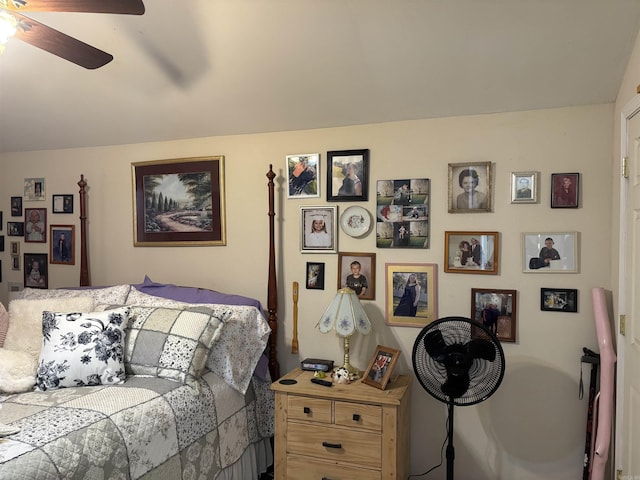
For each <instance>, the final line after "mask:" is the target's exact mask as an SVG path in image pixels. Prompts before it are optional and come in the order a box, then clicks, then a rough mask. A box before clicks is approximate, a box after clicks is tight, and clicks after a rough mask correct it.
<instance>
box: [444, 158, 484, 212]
mask: <svg viewBox="0 0 640 480" xmlns="http://www.w3.org/2000/svg"><path fill="white" fill-rule="evenodd" d="M492 197H493V194H492V178H491V162H476V163H450V164H449V213H482V212H490V211H491V209H492Z"/></svg>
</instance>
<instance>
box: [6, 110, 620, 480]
mask: <svg viewBox="0 0 640 480" xmlns="http://www.w3.org/2000/svg"><path fill="white" fill-rule="evenodd" d="M612 115H613V106H612V105H596V106H588V107H580V108H566V109H556V110H539V111H531V112H518V113H505V114H496V115H486V116H473V117H458V118H445V119H436V120H421V121H411V122H398V123H389V124H378V125H366V126H356V127H346V128H330V129H321V130H312V131H299V132H284V133H274V134H263V135H247V136H229V137H215V138H203V139H192V140H185V141H179V142H168V143H157V144H140V145H126V146H114V147H105V148H91V149H81V150H65V151H46V152H28V153H20V154H9V155H4V156H2V157H0V169H2V170H1V171H2V172H3V173H2V175H1V176H0V191H1V192H2V195H1V196H0V210H3V211H4V216H5V218H4V219H5V222H6V221H7V220H11V218H10V217H9V210H10V209H9V197H10V196H11V195H19V194H20V193H21V188H22V180H23V178H25V177H45V178H46V191H47V202H46V203H45V206H46V207H47V208H50V203H51V200H50V195H51V194H52V193H70V192H74V193H75V192H77V186H76V182H77V180H78V177H79V174H80V173H83V174H84V175H85V176H86V179H87V181H88V183H89V186H90V190H89V195H88V197H89V204H90V208H89V218H90V222H89V238H90V245H91V249H90V262H91V274H92V280H93V283H94V284H114V283H120V282H139V281H141V280H142V278H143V276H144V274H145V273H146V274H149V275H150V276H151V278H152V279H154V280H156V281H161V282H173V283H178V284H188V285H197V286H202V287H208V288H214V289H218V290H222V291H229V292H235V293H240V294H244V295H248V296H253V297H257V298H259V299H260V300H261V301H263V302H265V303H266V286H265V279H266V267H267V247H266V244H265V242H266V237H267V216H266V177H265V176H264V175H265V173H266V171H267V167H268V164H269V163H273V164H274V166H275V168H276V170H277V172H278V173H279V174H282V173H283V168H284V158H285V155H287V154H295V153H311V152H320V153H321V154H322V162H324V161H325V158H326V152H327V150H337V149H351V148H354V149H355V148H369V149H370V150H371V170H370V178H371V181H370V185H369V188H370V200H369V202H367V203H366V204H360V205H362V206H365V207H366V208H367V209H368V210H369V211H370V212H373V211H374V206H375V194H374V192H375V181H376V180H378V179H393V178H407V177H410V178H411V177H413V178H421V177H427V178H430V179H431V182H432V197H431V198H432V204H431V219H432V222H431V235H432V238H431V248H429V249H426V250H402V249H390V250H383V249H376V247H375V235H374V234H373V233H370V234H369V235H368V236H366V237H365V238H362V239H353V238H350V237H348V236H346V235H345V234H344V233H342V232H340V236H339V249H340V250H341V251H345V252H375V253H376V254H377V260H376V263H377V272H376V273H377V282H376V283H377V285H376V286H377V288H376V292H375V295H376V300H375V301H367V302H364V303H365V310H366V311H367V312H368V314H369V316H370V318H371V319H372V322H373V324H374V333H373V334H372V335H370V336H369V337H367V338H362V337H355V338H354V340H353V342H352V361H353V363H354V364H355V365H356V366H359V367H361V368H364V367H365V366H366V363H367V361H368V360H369V357H370V355H371V354H372V353H373V350H374V347H375V345H376V344H382V345H387V346H391V347H396V348H399V349H401V351H402V356H401V361H400V363H399V367H398V368H399V369H400V370H401V371H403V372H405V373H411V372H412V369H411V352H412V347H413V342H414V339H415V337H416V335H417V333H418V331H419V330H417V329H415V328H407V327H388V326H386V325H385V322H384V308H385V305H384V294H385V285H384V283H385V282H384V276H385V275H384V265H385V262H393V263H400V262H410V263H437V264H438V270H439V271H438V277H439V287H438V288H439V294H438V300H439V306H438V313H439V316H448V315H464V316H468V315H469V313H470V290H471V288H473V287H477V288H496V289H517V290H518V335H517V342H516V343H514V344H513V343H511V344H504V349H505V353H506V360H507V374H506V376H505V379H504V382H503V384H502V386H501V387H500V390H499V391H498V392H497V393H496V394H495V395H494V396H493V397H491V399H489V400H488V401H486V402H483V403H481V404H478V405H476V406H472V407H464V408H457V409H456V420H455V425H456V434H455V446H456V473H457V476H459V478H474V479H478V480H482V479H492V480H494V479H498V478H501V479H509V480H510V479H514V478H518V479H540V480H542V479H548V478H554V479H556V480H562V479H575V478H578V477H579V475H580V472H581V469H582V456H583V442H584V431H585V420H586V400H579V399H578V379H579V373H580V372H579V368H578V366H579V359H580V355H581V349H582V347H583V346H589V347H592V348H595V347H596V344H595V329H594V325H593V315H592V309H591V303H590V289H591V288H592V287H595V286H602V287H604V288H607V289H609V288H610V287H611V266H610V255H609V252H610V251H611V248H612V245H611V229H612V225H613V222H612V215H611V212H612V208H613V206H612V202H611V198H612V183H613V182H612V162H611V145H612V143H613V121H612ZM202 155H225V157H226V201H227V240H228V246H226V247H199V248H196V247H191V248H187V247H182V248H177V247H175V248H134V247H133V235H132V225H131V223H132V222H131V218H132V201H131V178H130V177H131V174H130V165H131V163H132V162H139V161H145V160H156V159H165V158H179V157H191V156H202ZM473 161H491V162H493V163H494V169H495V170H494V172H495V180H494V192H495V196H494V205H495V207H494V212H493V213H481V214H449V213H447V174H448V169H447V164H448V163H454V162H473ZM528 170H535V171H539V172H541V186H540V190H539V198H540V203H539V204H536V205H512V204H510V202H509V185H510V172H512V171H528ZM554 172H580V173H581V175H582V192H583V194H582V200H581V206H580V208H579V209H551V208H550V206H549V197H550V191H549V188H550V186H549V183H550V175H551V173H554ZM324 174H325V165H324V163H323V165H322V181H321V183H322V196H323V197H324V184H325V180H324V179H325V176H324ZM277 182H278V192H277V193H278V200H277V202H276V203H277V210H278V216H277V231H278V238H279V246H278V258H279V284H280V296H279V302H280V319H281V320H282V321H283V327H282V328H281V329H280V331H279V338H280V352H279V359H280V362H281V367H282V369H283V371H285V370H288V369H291V368H293V367H295V366H296V365H297V364H298V362H299V361H300V360H301V359H303V358H305V357H325V358H332V359H334V360H336V361H339V360H340V358H341V344H340V342H339V340H338V339H337V338H336V337H334V336H333V335H327V336H323V335H322V334H320V333H319V331H318V330H317V329H316V328H315V325H316V323H317V321H318V318H319V316H320V315H321V313H322V311H323V309H324V307H325V306H326V305H327V304H328V302H329V300H330V299H331V297H332V295H333V293H334V291H335V288H336V280H335V279H336V277H337V265H336V264H337V255H335V254H301V253H300V251H299V226H300V220H299V207H300V205H302V204H304V205H316V204H321V205H322V204H325V203H326V202H325V201H324V200H323V198H320V199H306V200H303V201H298V200H288V199H286V194H285V191H284V190H283V189H282V182H283V179H282V177H279V179H278V180H277ZM76 202H77V196H76ZM36 205H38V203H37V202H26V203H25V206H36ZM347 206H349V204H345V203H338V207H339V211H342V210H343V209H344V208H346V207H347ZM71 221H73V222H75V223H76V225H77V222H78V220H77V215H73V216H67V215H50V217H49V222H50V223H58V224H67V223H70V222H71ZM446 230H487V231H498V232H500V242H501V248H500V261H501V267H500V274H499V275H496V276H489V275H469V274H449V273H444V272H443V271H442V265H443V240H444V231H446ZM574 230H575V231H578V232H580V257H581V258H580V260H581V266H580V273H578V274H531V273H529V274H525V273H522V272H521V264H522V261H521V257H522V252H521V250H522V249H521V233H522V232H525V231H534V232H535V231H540V232H550V231H574ZM9 240H11V238H10V237H6V238H5V241H6V247H7V248H6V249H5V250H8V241H9ZM32 245H34V246H32ZM21 247H22V251H23V252H25V251H26V252H40V251H42V252H45V251H46V250H47V249H46V247H44V246H37V245H35V244H29V247H28V248H27V247H25V244H24V243H23V244H22V245H21ZM0 258H2V260H3V264H4V268H3V272H2V273H3V281H4V283H3V284H2V285H1V286H0V300H2V301H6V299H7V292H6V285H7V282H8V281H22V272H12V271H11V270H10V265H9V254H8V251H5V252H4V253H2V254H0ZM307 261H321V262H325V263H326V279H327V280H326V288H325V290H324V291H318V290H306V289H304V288H302V289H301V292H300V302H299V311H300V315H299V318H300V325H299V343H300V353H299V354H298V355H291V354H290V353H289V352H290V349H291V347H290V343H291V335H292V313H291V311H292V308H291V284H292V282H293V281H298V282H300V284H301V285H304V280H305V278H304V277H305V265H306V262H307ZM77 270H78V268H77V266H76V267H75V268H74V267H67V266H57V265H52V266H50V285H51V286H61V285H68V284H73V283H74V282H76V281H77V280H76V279H77V275H78V271H77ZM541 287H558V288H577V289H579V313H577V314H571V313H550V312H541V311H540V306H539V303H540V300H539V297H540V288H541ZM445 417H446V408H445V406H443V405H442V404H440V403H438V402H437V401H436V400H434V399H432V398H431V397H430V396H429V395H428V394H427V393H426V392H425V391H424V390H422V388H421V387H420V386H419V384H418V382H417V381H416V382H414V386H413V389H412V432H411V439H412V447H411V450H412V468H411V470H412V472H413V473H420V472H423V471H425V470H426V469H428V468H429V467H431V466H433V465H435V464H437V463H438V462H439V460H440V448H441V445H442V443H443V441H444V435H445ZM443 476H444V467H443V468H442V469H441V473H439V474H437V475H435V476H434V478H443Z"/></svg>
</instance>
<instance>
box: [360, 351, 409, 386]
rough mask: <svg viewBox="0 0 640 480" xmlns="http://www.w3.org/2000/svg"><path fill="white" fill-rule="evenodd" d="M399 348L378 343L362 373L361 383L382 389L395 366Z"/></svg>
mask: <svg viewBox="0 0 640 480" xmlns="http://www.w3.org/2000/svg"><path fill="white" fill-rule="evenodd" d="M399 356H400V350H397V349H395V348H390V347H383V346H382V345H378V346H377V347H376V352H375V353H374V354H373V357H371V361H370V362H369V366H368V367H367V369H366V370H365V372H364V375H362V383H366V384H367V385H371V386H372V387H376V388H379V389H381V390H384V389H385V388H387V384H388V383H389V380H390V379H391V372H393V367H395V366H396V362H397V361H398V357H399Z"/></svg>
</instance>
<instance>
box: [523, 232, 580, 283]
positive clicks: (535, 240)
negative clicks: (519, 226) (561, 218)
mask: <svg viewBox="0 0 640 480" xmlns="http://www.w3.org/2000/svg"><path fill="white" fill-rule="evenodd" d="M522 271H523V272H526V273H578V232H538V233H523V234H522Z"/></svg>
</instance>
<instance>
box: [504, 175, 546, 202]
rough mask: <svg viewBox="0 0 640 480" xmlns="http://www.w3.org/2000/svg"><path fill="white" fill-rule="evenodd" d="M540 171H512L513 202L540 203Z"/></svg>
mask: <svg viewBox="0 0 640 480" xmlns="http://www.w3.org/2000/svg"><path fill="white" fill-rule="evenodd" d="M539 178H540V172H511V203H538V183H539V181H538V180H539Z"/></svg>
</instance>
